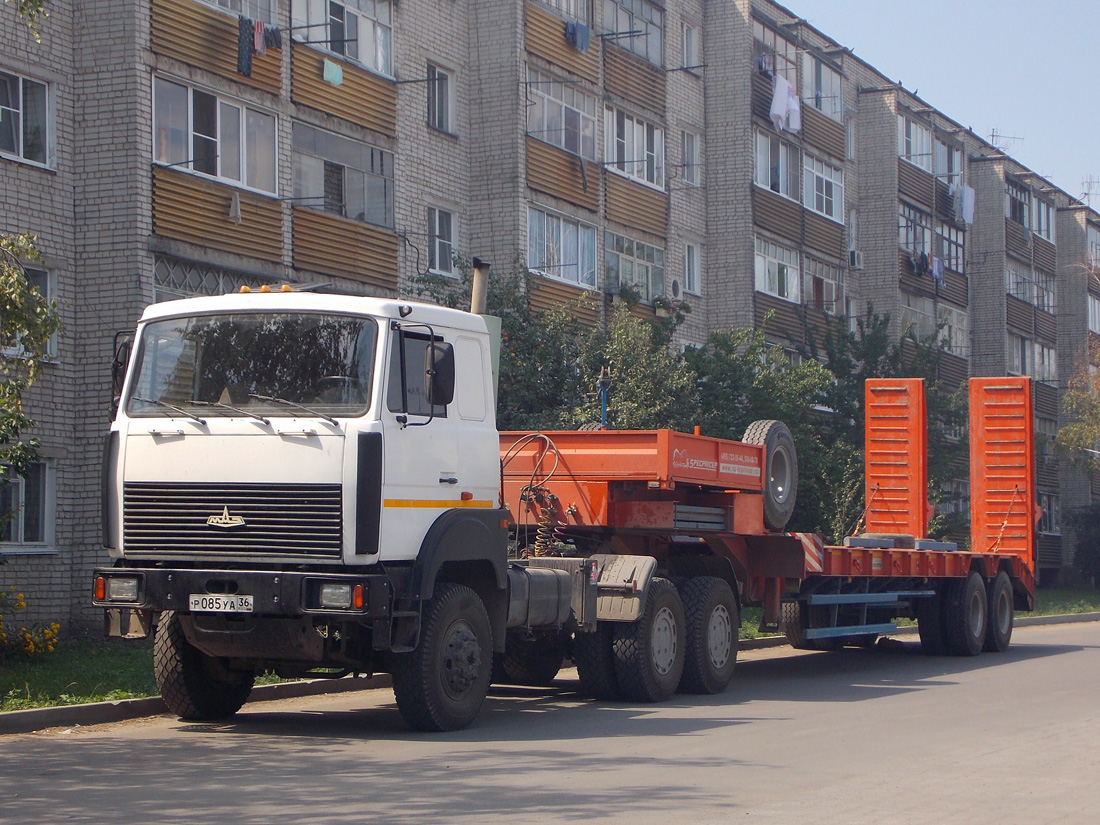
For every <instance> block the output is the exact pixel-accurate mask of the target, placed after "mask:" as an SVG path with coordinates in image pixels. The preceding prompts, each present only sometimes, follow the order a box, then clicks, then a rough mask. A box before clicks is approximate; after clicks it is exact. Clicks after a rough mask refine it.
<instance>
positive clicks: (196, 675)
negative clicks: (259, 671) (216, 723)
mask: <svg viewBox="0 0 1100 825" xmlns="http://www.w3.org/2000/svg"><path fill="white" fill-rule="evenodd" d="M153 677H154V679H156V683H157V687H158V688H159V689H160V695H161V698H162V699H164V704H165V705H167V706H168V710H170V711H172V713H174V714H176V716H179V717H180V718H181V719H188V720H192V721H203V720H207V719H224V718H226V717H227V716H232V715H233V714H234V713H236V712H237V711H238V710H240V709H241V707H242V706H243V705H244V703H245V701H247V699H248V694H249V693H251V692H252V683H253V681H254V680H255V674H252V673H240V672H236V671H230V670H227V669H226V668H225V667H224V666H223V665H222V664H221V662H220V661H219V660H218V659H215V658H214V657H212V656H207V655H206V654H205V653H203V652H202V651H201V650H199V649H198V648H196V647H193V646H192V645H191V643H190V642H188V641H187V637H186V636H185V635H184V632H183V628H182V627H181V626H180V619H179V616H178V615H177V614H176V612H175V611H174V610H166V611H165V612H163V613H161V614H160V621H159V623H158V624H157V634H156V638H155V639H154V641H153Z"/></svg>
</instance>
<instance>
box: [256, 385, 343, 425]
mask: <svg viewBox="0 0 1100 825" xmlns="http://www.w3.org/2000/svg"><path fill="white" fill-rule="evenodd" d="M248 397H249V398H255V399H256V400H257V401H270V402H271V403H272V404H283V405H284V406H287V407H294V408H295V409H297V410H303V411H304V412H307V413H309V414H310V415H314V416H317V418H323V419H325V421H327V422H328V423H329V424H332V425H334V426H336V427H339V426H340V422H339V421H337V420H336V419H335V418H333V417H332V416H331V415H325V414H324V413H323V412H318V411H317V410H315V409H313V408H312V407H307V406H305V405H304V404H295V403H294V402H293V401H287V400H286V399H285V398H276V397H275V396H274V395H256V393H254V392H250V393H249V394H248Z"/></svg>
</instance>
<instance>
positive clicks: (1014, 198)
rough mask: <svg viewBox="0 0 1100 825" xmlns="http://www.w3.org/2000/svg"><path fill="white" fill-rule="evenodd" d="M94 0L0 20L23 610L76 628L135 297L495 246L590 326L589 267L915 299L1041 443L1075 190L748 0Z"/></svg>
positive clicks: (699, 327) (347, 287) (603, 299)
mask: <svg viewBox="0 0 1100 825" xmlns="http://www.w3.org/2000/svg"><path fill="white" fill-rule="evenodd" d="M100 11H101V10H100V9H99V8H98V6H97V4H93V3H88V2H83V3H81V2H77V3H72V4H70V3H56V4H53V6H52V7H51V17H50V18H49V19H48V20H47V21H45V22H44V23H43V26H42V42H41V43H40V44H39V43H36V42H35V40H34V38H33V37H32V36H31V34H30V33H29V32H28V31H27V29H26V27H25V26H24V25H23V24H22V22H21V21H19V20H18V18H17V17H16V15H15V13H14V11H13V10H12V9H10V8H5V10H4V13H3V14H2V15H0V188H2V190H3V191H4V193H5V195H4V198H3V205H2V206H0V231H4V232H25V231H29V232H35V233H37V234H38V235H39V236H40V239H41V246H42V249H43V251H44V252H45V254H46V262H45V265H44V266H43V267H42V268H40V269H38V270H36V271H35V272H34V273H33V275H34V277H35V278H36V279H37V281H38V282H39V283H40V284H41V285H42V287H43V288H44V290H45V291H46V292H48V293H49V294H50V295H51V296H53V297H55V298H57V299H58V300H59V301H60V302H61V304H62V307H63V316H64V320H65V324H66V329H67V333H66V335H65V336H64V337H63V338H61V339H60V340H59V341H58V342H57V344H56V359H55V363H54V364H52V365H51V366H50V367H49V369H48V374H47V375H46V376H45V377H43V379H42V380H41V381H40V383H39V384H38V385H36V387H34V388H33V391H32V393H31V395H30V397H29V399H28V410H29V412H30V413H31V414H32V415H33V416H34V417H35V418H37V419H38V421H39V422H40V426H39V428H38V430H37V435H38V437H39V438H40V439H41V440H42V442H43V453H42V455H43V462H42V464H41V466H40V467H39V468H38V469H37V470H36V471H35V473H33V474H32V476H31V477H30V478H28V479H26V480H20V481H17V482H15V483H14V484H13V485H11V487H10V488H9V489H8V490H7V491H6V493H5V496H6V498H5V500H4V501H5V505H6V506H11V507H13V508H15V510H16V518H15V519H14V520H13V522H12V524H11V526H9V528H8V531H7V534H6V535H5V536H4V537H3V542H0V548H2V550H3V552H4V553H5V554H6V555H7V557H8V559H9V564H8V566H7V567H6V568H5V569H4V576H3V578H4V581H5V582H7V581H11V582H17V583H18V584H19V585H20V586H21V587H22V588H23V589H24V590H25V591H26V592H27V593H28V595H29V596H30V597H31V602H32V605H31V606H32V608H34V610H35V611H36V613H38V614H40V615H41V616H42V617H45V616H51V617H61V618H62V619H63V620H64V621H65V622H66V623H67V624H68V625H70V626H79V625H91V624H94V623H95V622H96V621H97V620H98V619H97V616H96V614H95V612H94V611H92V610H91V608H90V607H88V606H87V604H86V602H87V599H86V597H85V593H86V589H87V584H88V581H89V571H90V569H91V567H92V566H94V565H95V564H97V563H102V562H103V560H104V556H103V554H102V551H101V549H100V548H101V541H100V535H99V511H100V479H99V467H100V457H101V452H102V446H103V433H104V431H105V427H106V424H107V419H108V416H109V413H110V405H111V385H110V384H111V382H110V359H111V354H112V340H113V335H114V333H115V331H116V330H123V329H127V328H130V327H132V326H133V323H134V321H135V320H136V318H137V317H138V315H139V314H140V312H141V310H142V308H143V307H144V306H146V305H147V304H149V303H150V302H153V301H160V300H166V299H171V298H177V297H181V296H188V295H198V294H219V293H222V292H226V291H232V290H236V289H237V288H239V287H240V286H241V285H243V284H250V285H255V284H262V283H273V282H291V283H299V284H309V283H321V282H323V283H328V284H333V285H334V286H335V287H336V288H337V289H340V290H343V291H347V292H350V293H360V294H371V295H383V296H396V295H399V294H403V293H404V292H406V291H407V290H408V289H409V288H410V285H411V284H412V282H413V280H414V279H415V278H416V276H417V275H418V274H419V273H425V272H435V273H438V274H442V275H444V276H447V275H452V274H454V273H453V264H452V254H453V253H458V254H461V255H463V256H467V257H469V256H472V255H475V254H476V255H479V256H481V257H483V258H485V259H487V260H490V261H493V262H495V263H496V264H497V265H498V268H504V267H508V266H510V263H511V262H512V261H513V260H516V259H517V256H518V257H519V259H520V260H522V259H523V258H524V257H525V258H526V261H527V264H528V266H529V268H530V269H531V270H532V271H533V272H535V273H537V274H538V277H537V278H536V279H535V280H534V282H533V286H532V290H531V295H530V300H531V301H532V302H533V303H534V304H535V305H537V306H546V305H549V304H552V303H557V302H561V301H565V300H568V299H570V298H572V297H575V296H577V295H581V294H591V295H592V296H593V297H594V298H595V299H596V300H595V301H592V302H590V307H591V309H589V310H587V311H586V316H585V319H586V320H587V321H588V322H590V323H599V322H600V320H601V316H602V314H603V312H604V311H605V309H606V307H607V306H608V305H609V303H610V299H611V296H613V295H614V294H615V293H617V292H618V291H619V289H620V286H621V285H629V286H630V287H631V288H632V289H634V290H635V291H637V292H638V294H640V295H641V297H642V300H643V306H648V307H651V306H652V304H653V301H654V299H656V298H657V297H659V296H663V297H665V298H668V299H671V300H686V301H688V302H690V304H691V306H692V308H693V311H692V313H691V314H690V316H689V320H688V322H687V324H685V326H683V327H682V328H681V330H680V332H679V335H680V337H681V339H682V341H683V342H684V343H689V342H692V343H698V342H701V341H703V340H704V339H705V338H706V335H707V334H708V332H709V331H710V330H713V329H716V328H721V327H729V326H734V327H746V326H752V325H756V324H759V323H761V321H762V319H763V316H764V314H765V313H766V312H767V311H769V310H772V311H774V313H775V320H774V321H773V322H772V324H771V325H770V326H769V327H768V329H767V333H768V336H769V338H770V339H771V340H773V342H774V343H776V344H777V345H781V346H784V347H794V346H796V345H798V344H799V343H801V342H802V341H803V337H804V335H805V332H804V325H803V323H802V320H801V317H800V315H799V310H800V309H801V310H803V311H805V313H806V314H807V316H808V317H809V318H810V319H811V320H815V319H816V320H819V321H820V320H821V319H823V318H824V317H825V316H826V315H832V316H847V317H852V316H854V315H858V314H860V313H862V312H863V311H864V308H865V307H866V306H867V305H868V303H871V304H873V305H874V307H875V309H876V311H878V312H888V313H890V315H891V317H892V318H895V319H898V321H900V323H899V324H897V325H896V328H897V329H898V330H900V329H901V328H903V327H904V326H905V325H908V324H914V325H915V326H916V327H917V328H918V329H919V330H922V331H931V330H933V329H934V328H935V326H936V324H937V322H939V321H941V320H942V321H944V322H945V324H946V326H945V327H944V330H945V333H944V334H945V335H946V336H947V337H948V342H947V343H948V355H947V356H946V357H945V359H944V366H943V376H942V377H943V378H944V379H945V380H946V381H948V382H953V383H957V382H961V381H963V380H964V379H965V378H966V377H967V376H968V375H999V374H1019V373H1023V374H1030V375H1032V376H1034V377H1035V378H1036V392H1035V396H1036V401H1037V412H1036V421H1037V429H1038V430H1039V431H1040V432H1041V433H1042V434H1044V435H1047V436H1052V435H1053V434H1054V433H1055V432H1056V430H1057V426H1058V420H1059V403H1058V388H1059V387H1060V386H1063V385H1064V383H1065V378H1066V377H1067V376H1069V375H1071V374H1072V373H1073V372H1074V371H1075V369H1078V368H1079V366H1080V365H1081V364H1083V363H1084V362H1085V358H1086V356H1087V352H1088V344H1089V340H1090V337H1092V336H1093V335H1097V334H1100V288H1097V287H1094V286H1091V285H1090V284H1091V280H1090V279H1089V278H1088V274H1089V272H1090V271H1091V265H1092V262H1093V261H1094V259H1095V257H1096V256H1097V255H1098V254H1100V215H1098V214H1096V213H1095V212H1093V211H1091V210H1090V209H1088V208H1087V207H1085V206H1084V205H1082V204H1081V203H1079V202H1078V201H1076V200H1075V199H1073V198H1072V197H1070V196H1069V195H1067V193H1065V192H1063V191H1061V190H1059V189H1057V188H1056V187H1054V186H1052V185H1051V184H1050V183H1048V182H1047V181H1045V180H1044V179H1042V178H1041V177H1039V176H1037V175H1035V174H1034V173H1032V172H1031V171H1029V170H1028V169H1027V168H1025V167H1024V166H1022V165H1021V164H1019V163H1017V162H1016V161H1015V160H1013V159H1012V158H1011V157H1009V156H1007V155H1006V154H1004V153H1003V152H1002V151H1000V150H998V149H997V148H996V147H994V146H992V145H990V144H989V143H987V142H986V141H984V140H983V139H981V138H980V137H979V136H977V135H975V134H973V133H972V132H970V131H968V130H967V129H965V128H963V127H961V126H960V125H959V123H958V122H957V121H955V120H953V119H952V118H951V117H949V116H948V115H946V114H944V113H941V112H939V111H937V110H936V109H934V108H933V107H932V106H931V105H929V104H928V103H926V102H925V101H923V100H921V99H920V98H918V97H917V96H916V95H914V94H912V93H910V92H909V91H907V90H906V89H904V88H902V87H900V86H899V85H897V84H896V83H893V82H891V81H890V80H888V79H887V78H886V77H884V76H883V75H882V74H881V73H879V72H878V71H877V70H876V69H875V68H874V67H872V66H869V65H867V64H866V63H865V62H863V61H862V60H860V59H859V58H858V57H857V56H856V55H854V54H853V53H852V52H851V51H850V50H848V49H846V48H844V47H843V45H842V44H839V43H836V42H835V41H833V40H831V39H830V38H829V37H828V36H827V35H825V34H824V33H822V32H819V31H817V30H816V29H814V28H813V27H811V26H809V25H808V24H807V23H806V22H805V21H804V20H802V19H800V18H798V16H797V14H796V13H795V12H793V11H791V10H789V9H786V8H784V7H782V6H779V5H776V4H773V3H770V2H765V0H724V1H723V2H704V1H703V0H668V2H663V3H657V2H652V0H400V2H397V1H396V0H331V2H330V1H329V0H116V2H115V3H113V4H112V5H111V11H110V13H109V14H104V13H100ZM242 17H243V18H244V19H243V20H242ZM959 114H965V113H959ZM650 311H651V310H650ZM1059 377H1061V379H1060V378H1059ZM1060 380H1061V383H1059V381H1060ZM958 484H959V488H958V493H959V497H960V501H965V492H966V491H965V481H963V480H960V481H959V482H958ZM1040 488H1041V490H1042V497H1043V501H1042V504H1043V506H1044V511H1045V516H1044V522H1043V525H1042V537H1041V540H1040V548H1039V552H1040V566H1041V568H1042V569H1043V572H1044V578H1045V579H1046V580H1047V581H1052V580H1054V579H1055V578H1056V576H1057V574H1058V573H1059V572H1060V571H1062V570H1063V569H1064V568H1067V567H1069V566H1070V564H1071V561H1072V543H1071V542H1070V541H1068V540H1067V541H1064V540H1063V537H1062V536H1061V530H1060V525H1059V523H1058V521H1059V520H1058V512H1059V505H1061V508H1062V509H1065V508H1069V507H1074V506H1079V505H1080V504H1083V503H1087V502H1088V501H1090V500H1091V498H1092V489H1091V488H1090V486H1089V480H1088V479H1087V478H1085V477H1084V476H1082V475H1081V474H1080V471H1075V470H1072V469H1070V468H1060V467H1059V465H1058V463H1057V462H1056V461H1054V459H1053V458H1052V457H1044V459H1043V460H1042V461H1041V462H1040ZM1098 492H1100V490H1098ZM30 618H32V619H33V618H34V616H31V617H30Z"/></svg>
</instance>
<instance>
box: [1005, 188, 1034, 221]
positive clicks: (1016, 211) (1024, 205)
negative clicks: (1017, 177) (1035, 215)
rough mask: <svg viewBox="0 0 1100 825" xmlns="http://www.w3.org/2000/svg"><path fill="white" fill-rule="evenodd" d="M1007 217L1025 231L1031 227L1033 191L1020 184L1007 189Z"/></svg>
mask: <svg viewBox="0 0 1100 825" xmlns="http://www.w3.org/2000/svg"><path fill="white" fill-rule="evenodd" d="M1005 217H1006V218H1008V219H1009V220H1010V221H1013V222H1014V223H1018V224H1020V226H1022V227H1024V228H1025V229H1027V228H1029V226H1030V217H1031V190H1030V189H1028V188H1027V187H1026V186H1021V185H1020V184H1018V183H1011V182H1010V183H1009V184H1008V185H1007V186H1006V187H1005Z"/></svg>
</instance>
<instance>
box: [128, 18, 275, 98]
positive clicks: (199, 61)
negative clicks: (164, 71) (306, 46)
mask: <svg viewBox="0 0 1100 825" xmlns="http://www.w3.org/2000/svg"><path fill="white" fill-rule="evenodd" d="M238 31H239V29H238V25H237V18H236V17H233V16H230V15H228V14H224V13H222V12H219V11H217V10H216V9H213V8H211V7H210V6H204V5H203V4H201V3H197V2H195V0H153V2H152V16H151V19H150V23H149V36H150V42H151V46H152V49H153V51H154V52H156V53H157V54H162V55H164V56H165V57H171V58H173V59H174V60H179V61H180V62H181V63H186V64H188V65H189V66H197V67H198V68H200V69H205V70H206V71H208V72H213V73H214V74H218V75H221V76H222V77H228V78H230V79H232V80H236V81H238V82H240V83H244V84H246V85H248V86H253V87H255V88H257V89H263V90H264V91H267V92H271V93H272V94H275V95H277V94H279V92H280V89H281V86H282V71H281V66H282V62H283V57H282V55H283V50H282V49H268V50H267V54H265V55H264V56H262V57H261V56H259V55H253V56H252V74H251V76H246V75H243V74H241V73H240V72H238V71H237V36H238Z"/></svg>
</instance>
